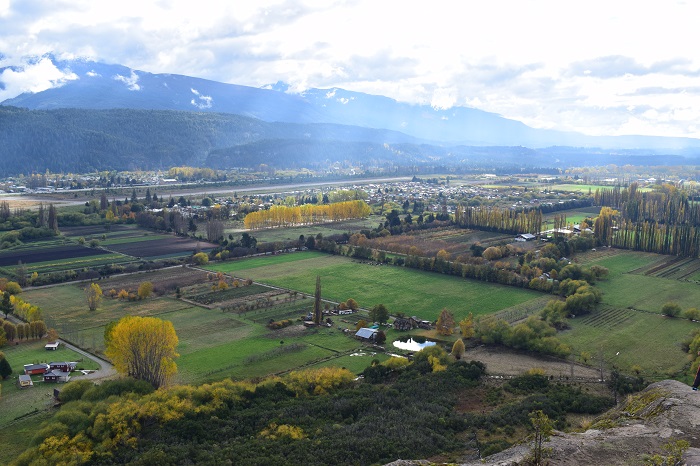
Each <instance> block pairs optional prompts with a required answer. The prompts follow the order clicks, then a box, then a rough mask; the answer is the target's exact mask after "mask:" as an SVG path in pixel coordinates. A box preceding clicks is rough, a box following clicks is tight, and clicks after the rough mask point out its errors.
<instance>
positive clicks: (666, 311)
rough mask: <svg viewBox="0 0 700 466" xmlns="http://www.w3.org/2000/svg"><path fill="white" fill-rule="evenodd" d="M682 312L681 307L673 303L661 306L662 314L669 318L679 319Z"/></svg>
mask: <svg viewBox="0 0 700 466" xmlns="http://www.w3.org/2000/svg"><path fill="white" fill-rule="evenodd" d="M681 311H682V309H681V306H680V305H679V304H678V303H676V302H673V301H669V302H667V303H666V304H664V305H663V306H661V313H662V314H663V315H665V316H668V317H677V316H679V315H680V313H681Z"/></svg>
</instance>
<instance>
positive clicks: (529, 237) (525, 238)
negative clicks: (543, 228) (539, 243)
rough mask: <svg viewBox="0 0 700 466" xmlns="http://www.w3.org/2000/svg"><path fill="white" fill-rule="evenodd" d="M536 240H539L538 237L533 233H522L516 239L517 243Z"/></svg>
mask: <svg viewBox="0 0 700 466" xmlns="http://www.w3.org/2000/svg"><path fill="white" fill-rule="evenodd" d="M535 238H537V237H536V236H535V235H533V234H531V233H521V234H519V235H518V236H516V237H515V240H516V241H532V240H534V239H535Z"/></svg>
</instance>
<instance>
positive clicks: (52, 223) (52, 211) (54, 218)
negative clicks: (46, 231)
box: [48, 204, 58, 233]
mask: <svg viewBox="0 0 700 466" xmlns="http://www.w3.org/2000/svg"><path fill="white" fill-rule="evenodd" d="M48 227H49V228H51V229H52V230H53V231H55V232H57V233H58V212H56V206H54V205H53V204H49V219H48Z"/></svg>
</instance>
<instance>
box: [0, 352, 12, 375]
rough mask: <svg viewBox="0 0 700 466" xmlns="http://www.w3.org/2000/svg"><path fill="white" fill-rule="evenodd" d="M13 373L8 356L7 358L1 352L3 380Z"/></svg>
mask: <svg viewBox="0 0 700 466" xmlns="http://www.w3.org/2000/svg"><path fill="white" fill-rule="evenodd" d="M11 374H12V367H10V363H9V362H7V358H5V354H4V353H0V377H2V379H3V380H5V379H6V378H8V377H9V376H10V375H11Z"/></svg>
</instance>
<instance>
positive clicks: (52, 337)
mask: <svg viewBox="0 0 700 466" xmlns="http://www.w3.org/2000/svg"><path fill="white" fill-rule="evenodd" d="M46 338H47V339H48V340H49V342H51V343H54V342H56V341H57V340H58V330H56V329H55V328H50V329H49V331H48V332H46Z"/></svg>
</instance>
